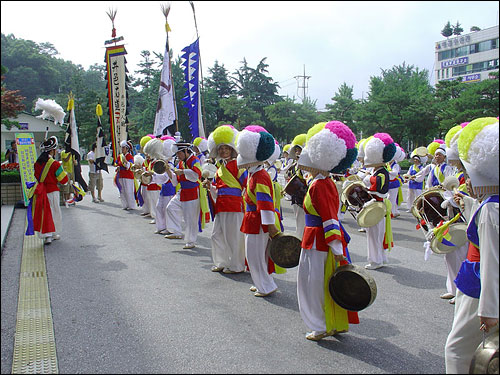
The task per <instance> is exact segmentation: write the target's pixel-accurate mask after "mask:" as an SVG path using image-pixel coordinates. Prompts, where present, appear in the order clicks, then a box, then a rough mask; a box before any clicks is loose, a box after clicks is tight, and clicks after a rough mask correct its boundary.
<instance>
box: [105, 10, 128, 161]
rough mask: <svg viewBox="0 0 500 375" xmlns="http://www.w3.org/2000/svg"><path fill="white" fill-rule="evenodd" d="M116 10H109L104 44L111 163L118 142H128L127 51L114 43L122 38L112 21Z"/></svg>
mask: <svg viewBox="0 0 500 375" xmlns="http://www.w3.org/2000/svg"><path fill="white" fill-rule="evenodd" d="M116 12H117V11H116V10H112V9H111V10H110V11H109V12H107V15H108V16H109V18H110V19H111V22H112V25H113V30H112V34H111V37H112V38H113V39H111V40H107V41H105V42H104V44H105V45H108V44H113V43H114V46H111V47H106V55H105V62H106V80H107V82H108V93H107V96H108V110H109V126H110V134H111V147H112V150H113V161H114V162H116V160H117V159H118V157H119V155H120V142H121V141H124V140H125V141H127V140H128V138H129V137H128V129H127V125H128V118H127V114H128V95H127V67H126V63H127V60H126V59H125V55H126V54H127V51H126V50H125V46H124V45H123V44H122V45H117V44H116V43H117V42H119V41H122V40H123V36H120V37H116V29H115V24H114V20H115V17H116Z"/></svg>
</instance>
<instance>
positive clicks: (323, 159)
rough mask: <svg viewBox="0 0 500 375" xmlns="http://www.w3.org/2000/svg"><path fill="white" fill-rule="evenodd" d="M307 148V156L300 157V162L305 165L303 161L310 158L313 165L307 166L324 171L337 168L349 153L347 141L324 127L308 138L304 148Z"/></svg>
mask: <svg viewBox="0 0 500 375" xmlns="http://www.w3.org/2000/svg"><path fill="white" fill-rule="evenodd" d="M306 149H307V150H308V152H307V156H305V157H304V158H301V157H299V164H300V165H305V164H302V163H304V162H306V160H307V159H306V158H308V159H309V160H310V162H311V163H312V165H305V166H310V167H313V168H316V169H319V170H322V171H329V170H331V169H333V168H335V167H336V166H337V165H339V163H340V161H341V160H342V159H343V158H344V157H345V156H346V153H347V147H346V144H345V141H344V140H343V139H341V138H339V137H338V136H337V135H336V134H335V133H333V132H332V131H330V130H329V129H323V130H321V131H320V132H318V133H317V134H315V135H314V136H312V137H311V138H310V139H309V140H308V142H307V145H306V147H305V149H304V150H306ZM304 150H302V152H304ZM301 159H302V160H301Z"/></svg>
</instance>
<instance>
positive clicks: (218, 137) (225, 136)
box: [208, 125, 238, 159]
mask: <svg viewBox="0 0 500 375" xmlns="http://www.w3.org/2000/svg"><path fill="white" fill-rule="evenodd" d="M237 135H238V130H236V129H235V128H234V126H232V125H220V126H219V127H217V128H216V129H215V130H214V131H213V132H212V133H210V135H209V136H208V157H210V158H213V159H215V158H218V156H219V147H220V146H222V145H226V146H229V147H231V148H232V149H233V152H231V157H232V158H235V157H236V156H237V155H238V153H237V151H236V137H237Z"/></svg>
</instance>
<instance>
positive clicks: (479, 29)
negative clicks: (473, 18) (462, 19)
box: [470, 26, 481, 31]
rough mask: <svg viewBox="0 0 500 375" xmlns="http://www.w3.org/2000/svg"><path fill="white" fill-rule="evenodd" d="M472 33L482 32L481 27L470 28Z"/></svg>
mask: <svg viewBox="0 0 500 375" xmlns="http://www.w3.org/2000/svg"><path fill="white" fill-rule="evenodd" d="M470 31H481V28H480V27H477V26H472V27H471V28H470Z"/></svg>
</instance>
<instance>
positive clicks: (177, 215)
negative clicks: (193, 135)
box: [165, 142, 201, 249]
mask: <svg viewBox="0 0 500 375" xmlns="http://www.w3.org/2000/svg"><path fill="white" fill-rule="evenodd" d="M191 146H192V145H191V144H190V143H185V142H178V143H176V144H175V145H174V146H172V151H175V154H176V156H177V158H178V159H179V160H180V161H179V165H178V169H176V170H175V171H174V173H175V174H176V175H177V180H178V181H179V183H180V184H181V188H180V190H179V192H178V194H176V195H175V196H174V197H173V198H172V200H171V201H170V202H169V203H168V206H167V230H168V231H169V232H170V233H172V234H170V235H168V234H167V235H166V236H165V238H168V239H181V238H182V219H184V223H185V236H184V239H185V241H186V245H184V247H183V248H184V249H192V248H194V247H196V239H197V237H198V221H199V219H200V199H199V191H200V189H199V186H200V183H199V180H200V178H201V165H200V160H199V159H198V158H197V157H196V156H195V155H194V154H193V152H192V150H191Z"/></svg>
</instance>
